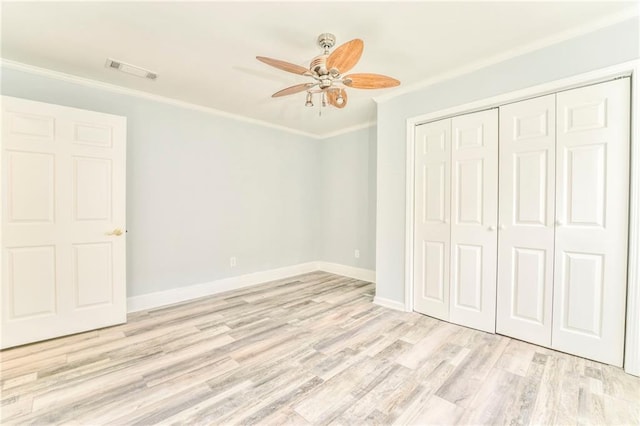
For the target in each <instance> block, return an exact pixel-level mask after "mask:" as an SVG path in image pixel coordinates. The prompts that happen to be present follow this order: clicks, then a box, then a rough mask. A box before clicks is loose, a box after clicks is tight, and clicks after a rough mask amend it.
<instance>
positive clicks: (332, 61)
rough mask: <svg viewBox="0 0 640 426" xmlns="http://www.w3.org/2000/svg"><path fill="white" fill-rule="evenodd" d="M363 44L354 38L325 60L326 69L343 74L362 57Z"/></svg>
mask: <svg viewBox="0 0 640 426" xmlns="http://www.w3.org/2000/svg"><path fill="white" fill-rule="evenodd" d="M363 49H364V42H363V41H362V40H360V39H359V38H355V39H353V40H351V41H348V42H346V43H345V44H343V45H342V46H340V47H338V48H337V49H336V50H334V51H333V52H332V53H331V54H330V55H329V57H328V58H327V69H329V70H330V69H331V68H336V69H337V70H338V71H340V74H344V73H345V72H347V71H349V70H350V69H351V68H353V67H354V66H355V65H356V64H357V63H358V61H359V60H360V56H362V50H363Z"/></svg>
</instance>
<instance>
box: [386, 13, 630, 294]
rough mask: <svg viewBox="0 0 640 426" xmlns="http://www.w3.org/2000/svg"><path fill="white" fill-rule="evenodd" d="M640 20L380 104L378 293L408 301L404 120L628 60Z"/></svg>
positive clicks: (522, 56)
mask: <svg viewBox="0 0 640 426" xmlns="http://www.w3.org/2000/svg"><path fill="white" fill-rule="evenodd" d="M639 44H640V38H639V29H638V20H636V19H633V20H628V21H625V22H622V23H619V24H616V25H614V26H611V27H607V28H603V29H600V30H598V31H595V32H593V33H589V34H587V35H583V36H580V37H576V38H574V39H571V40H568V41H565V42H562V43H558V44H556V45H553V46H550V47H547V48H544V49H540V50H538V51H534V52H531V53H528V54H525V55H521V56H518V57H515V58H513V59H510V60H507V61H504V62H501V63H498V64H496V65H492V66H489V67H487V68H484V69H481V70H478V71H476V72H473V73H470V74H467V75H463V76H460V77H456V78H453V79H450V80H447V81H443V82H442V83H439V84H434V85H432V86H429V87H426V88H423V89H420V90H416V91H414V92H411V93H407V94H405V95H402V96H399V97H397V98H393V99H391V100H389V101H388V102H384V103H381V104H380V105H378V128H377V150H378V160H377V173H378V174H377V213H376V217H377V227H376V238H377V239H376V281H377V282H376V295H377V296H379V297H382V298H387V299H391V300H394V301H397V302H401V303H404V279H405V270H404V268H405V242H406V241H405V215H406V209H405V202H406V196H405V184H406V181H405V179H406V175H405V173H406V120H407V119H408V118H411V117H415V116H418V115H422V114H426V113H429V112H435V111H439V110H443V109H446V108H449V107H453V106H456V105H462V104H465V103H468V102H472V101H475V100H480V99H484V98H489V97H492V96H496V95H499V94H502V93H507V92H511V91H515V90H518V89H523V88H527V87H531V86H535V85H537V84H542V83H545V82H549V81H553V80H559V79H562V78H564V77H569V76H572V75H576V74H580V73H585V72H588V71H592V70H596V69H600V68H604V67H607V66H611V65H615V64H618V63H622V62H626V61H630V60H633V59H636V58H638V57H639V56H640V54H639V49H640V47H639Z"/></svg>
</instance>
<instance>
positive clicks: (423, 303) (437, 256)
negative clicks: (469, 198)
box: [413, 119, 451, 320]
mask: <svg viewBox="0 0 640 426" xmlns="http://www.w3.org/2000/svg"><path fill="white" fill-rule="evenodd" d="M450 165H451V120H450V119H446V120H441V121H437V122H434V123H428V124H423V125H421V126H418V127H416V133H415V170H414V176H415V199H414V201H415V211H414V212H415V228H414V232H415V238H414V257H415V260H414V263H413V268H414V271H413V277H414V286H413V292H414V299H413V300H414V309H415V310H416V311H418V312H422V313H425V314H427V315H430V316H433V317H435V318H439V319H443V320H448V319H449V250H450V244H449V240H450V238H451V236H450V233H451V228H450V223H449V216H450V203H451V196H450V194H451V185H450V175H451V170H450V169H451V167H450Z"/></svg>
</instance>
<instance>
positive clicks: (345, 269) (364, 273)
mask: <svg viewBox="0 0 640 426" xmlns="http://www.w3.org/2000/svg"><path fill="white" fill-rule="evenodd" d="M316 269H318V270H319V271H325V272H330V273H332V274H336V275H342V276H345V277H349V278H355V279H357V280H362V281H369V282H372V283H374V282H376V271H372V270H370V269H362V268H356V267H355V266H348V265H341V264H339V263H330V262H316Z"/></svg>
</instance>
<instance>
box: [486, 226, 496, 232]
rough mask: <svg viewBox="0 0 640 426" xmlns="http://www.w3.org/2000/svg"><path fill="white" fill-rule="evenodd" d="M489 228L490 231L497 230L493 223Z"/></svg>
mask: <svg viewBox="0 0 640 426" xmlns="http://www.w3.org/2000/svg"><path fill="white" fill-rule="evenodd" d="M487 229H488V230H489V231H495V230H496V227H495V226H493V225H491V226H489V227H488V228H487Z"/></svg>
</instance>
